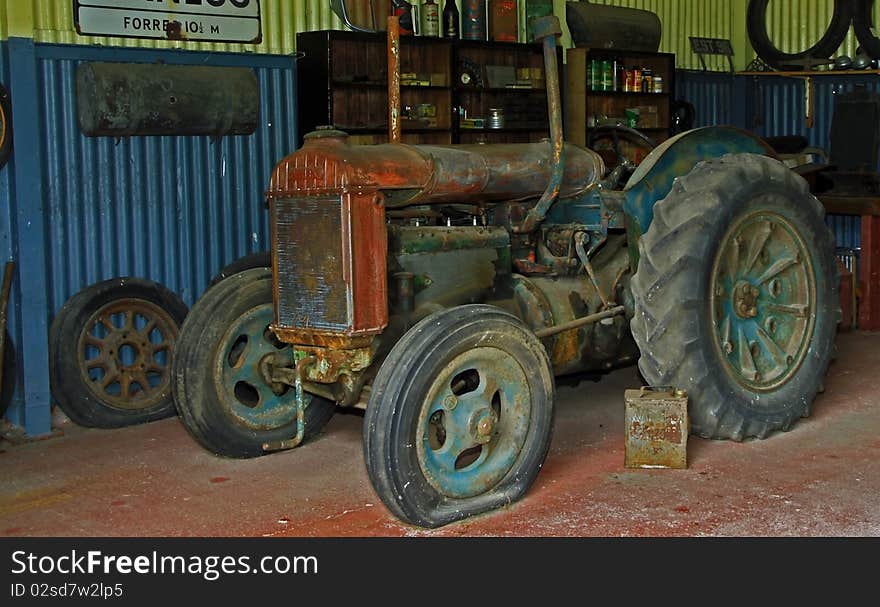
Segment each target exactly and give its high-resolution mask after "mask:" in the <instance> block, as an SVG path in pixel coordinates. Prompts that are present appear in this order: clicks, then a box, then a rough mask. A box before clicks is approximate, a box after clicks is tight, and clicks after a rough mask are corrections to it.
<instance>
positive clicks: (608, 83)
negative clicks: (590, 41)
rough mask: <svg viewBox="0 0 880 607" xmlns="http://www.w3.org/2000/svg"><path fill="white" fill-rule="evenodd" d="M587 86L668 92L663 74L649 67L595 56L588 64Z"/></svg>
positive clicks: (611, 90) (599, 89)
mask: <svg viewBox="0 0 880 607" xmlns="http://www.w3.org/2000/svg"><path fill="white" fill-rule="evenodd" d="M587 87H588V89H589V90H590V91H593V92H607V93H655V94H662V93H665V92H666V83H665V82H664V80H663V76H661V75H660V74H656V73H654V70H652V69H651V68H649V67H644V66H640V65H631V66H626V65H625V64H624V63H623V62H622V61H620V60H619V59H613V58H605V59H603V58H595V59H592V60H591V61H590V63H589V65H588V66H587Z"/></svg>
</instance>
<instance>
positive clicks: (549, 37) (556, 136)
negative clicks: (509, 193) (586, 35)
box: [517, 16, 592, 233]
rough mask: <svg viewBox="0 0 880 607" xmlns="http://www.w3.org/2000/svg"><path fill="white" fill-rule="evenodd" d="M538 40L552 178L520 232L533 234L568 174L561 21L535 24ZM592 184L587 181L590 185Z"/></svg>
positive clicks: (548, 20)
mask: <svg viewBox="0 0 880 607" xmlns="http://www.w3.org/2000/svg"><path fill="white" fill-rule="evenodd" d="M533 28H534V34H535V39H536V40H541V41H542V46H543V47H544V48H543V50H544V73H545V74H546V80H547V112H548V114H549V117H550V146H551V150H552V154H551V156H550V167H551V168H550V179H548V180H547V187H546V188H545V190H544V193H543V194H541V199H540V200H538V203H537V204H536V205H535V206H534V207H533V208H532V209H531V210H530V211H529V214H528V215H526V218H525V220H524V221H523V222H522V224H521V225H520V226H518V228H517V231H518V232H520V233H528V232H532V231H534V229H535V228H536V227H537V225H538V224H539V223H541V222H542V221H543V220H544V217H546V216H547V211H549V210H550V207H551V206H553V203H555V202H556V200H557V199H558V198H559V192H560V189H561V186H562V180H563V174H564V171H565V150H566V148H565V140H564V138H563V134H562V94H561V93H560V88H559V67H558V65H557V60H556V38H557V36H560V35H561V34H562V29H561V27H560V25H559V19H557V18H556V17H552V16H551V17H542V18H540V19H536V20H535V21H534V23H533ZM591 183H592V181H590V182H587V184H591Z"/></svg>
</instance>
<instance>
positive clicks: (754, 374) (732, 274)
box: [710, 212, 816, 391]
mask: <svg viewBox="0 0 880 607" xmlns="http://www.w3.org/2000/svg"><path fill="white" fill-rule="evenodd" d="M711 283H712V284H711V289H712V292H711V293H712V294H711V301H710V307H711V314H712V323H713V326H714V328H715V331H714V342H715V346H716V349H717V351H718V352H719V353H720V355H721V358H722V359H723V360H724V361H725V370H726V371H727V373H728V375H730V376H731V377H732V378H733V379H735V380H736V381H737V382H738V383H740V384H741V385H743V386H745V387H747V388H749V389H750V390H754V391H769V390H774V389H776V388H779V387H780V386H782V385H783V384H785V383H786V382H787V381H788V380H789V379H791V377H792V376H793V375H794V374H795V373H796V372H797V370H798V369H799V368H800V366H801V364H802V363H803V361H804V359H805V357H806V355H807V351H808V349H809V344H810V341H811V338H812V335H813V328H814V325H815V307H816V280H815V275H814V273H813V268H812V263H811V261H810V256H809V254H808V252H807V248H806V245H805V243H804V240H803V239H802V238H801V236H800V235H799V234H798V232H797V230H796V229H795V227H794V226H793V225H792V224H791V223H790V222H789V221H788V220H787V219H786V218H784V217H782V216H781V215H777V214H775V213H770V212H758V213H753V214H751V215H748V216H746V217H744V218H742V219H740V220H739V221H737V222H736V223H735V224H734V225H733V226H732V227H731V228H730V229H729V230H728V231H727V234H726V235H725V236H724V238H723V239H722V240H721V246H720V248H719V250H718V254H717V256H716V258H715V262H714V264H713V269H712V279H711Z"/></svg>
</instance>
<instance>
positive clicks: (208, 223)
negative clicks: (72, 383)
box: [0, 45, 298, 431]
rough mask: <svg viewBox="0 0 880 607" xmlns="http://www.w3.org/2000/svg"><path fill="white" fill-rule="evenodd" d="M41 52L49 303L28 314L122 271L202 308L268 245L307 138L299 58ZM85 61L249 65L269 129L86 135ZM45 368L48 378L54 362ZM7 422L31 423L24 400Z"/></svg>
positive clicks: (3, 233) (2, 228) (9, 229)
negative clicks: (80, 94)
mask: <svg viewBox="0 0 880 607" xmlns="http://www.w3.org/2000/svg"><path fill="white" fill-rule="evenodd" d="M0 48H5V45H4V47H0ZM35 51H36V56H37V62H36V71H37V74H36V79H37V91H38V93H37V94H36V97H37V98H36V99H33V100H32V101H33V103H32V105H31V107H30V108H29V109H28V111H29V112H30V113H32V114H33V115H32V116H30V117H26V118H27V119H29V120H36V121H37V123H38V125H39V126H38V131H37V132H39V166H40V167H41V171H42V177H41V179H42V184H43V193H42V198H43V208H44V210H45V215H44V226H43V228H44V230H45V245H46V253H45V255H46V260H45V265H46V267H45V269H44V270H43V271H44V272H45V275H46V277H47V280H46V285H47V287H46V288H47V291H48V293H47V300H48V301H47V303H46V305H45V307H46V308H47V309H46V310H29V313H34V314H40V313H42V314H46V315H47V317H48V318H49V319H51V317H52V316H53V315H54V314H55V313H56V312H57V311H58V309H59V308H60V307H61V306H62V305H63V304H64V302H65V301H66V300H67V299H68V298H70V297H71V296H72V295H73V294H75V293H76V292H78V291H79V290H80V289H82V288H83V287H86V286H88V285H90V284H93V283H95V282H98V281H101V280H105V279H108V278H113V277H117V276H136V277H142V278H149V279H152V280H156V281H158V282H161V283H162V284H164V285H165V286H167V287H168V288H169V289H171V290H172V291H175V292H177V293H178V294H179V295H181V297H182V298H183V299H184V301H186V303H187V304H188V305H192V304H193V302H194V301H195V300H196V299H197V298H198V296H199V295H200V294H201V293H202V292H203V291H204V290H205V288H206V287H207V285H208V283H209V281H210V279H211V277H212V276H213V275H214V274H215V273H216V272H218V271H219V270H220V269H221V268H222V267H223V266H224V265H226V264H227V263H229V262H230V261H233V260H234V259H237V258H239V257H241V256H243V255H246V254H248V253H251V252H254V251H259V250H266V249H268V245H269V243H268V222H267V219H268V217H267V212H266V210H265V208H264V203H263V200H264V195H263V193H264V191H265V189H266V186H267V184H268V180H269V176H270V173H271V170H272V168H273V167H274V165H275V163H276V162H277V161H278V160H280V159H281V158H282V157H283V156H284V155H286V154H288V153H289V152H291V151H292V150H293V149H294V148H295V146H296V142H297V138H298V133H297V127H296V122H295V121H296V65H295V59H294V58H293V56H266V55H251V54H248V55H238V54H218V53H211V54H207V53H195V52H182V51H157V50H142V49H104V48H99V47H81V46H66V45H37V46H36V48H35ZM84 60H88V61H117V62H119V61H121V62H142V63H154V62H159V61H162V62H165V63H169V64H170V63H176V64H194V65H206V64H207V65H231V66H246V67H251V68H253V69H254V71H255V72H256V74H257V77H258V80H259V83H260V89H261V108H260V111H261V120H260V126H259V128H258V130H257V132H256V133H255V134H254V135H251V136H247V137H226V138H223V139H220V140H214V139H212V138H208V137H133V138H126V139H122V140H120V141H116V140H114V139H111V138H89V137H85V136H83V135H82V134H81V133H80V131H79V128H78V126H77V122H76V111H75V107H76V87H75V70H76V66H77V64H78V63H79V62H80V61H84ZM2 76H3V73H2V72H0V77H2ZM19 105H20V106H24V105H25V104H19ZM16 122H18V120H16ZM11 175H12V171H10V170H7V169H4V170H2V171H0V204H2V207H3V209H2V210H0V254H9V255H12V254H13V251H14V250H15V248H16V246H17V243H15V242H13V241H14V240H15V238H16V234H17V233H19V232H21V231H20V230H18V231H17V230H16V228H15V225H14V221H15V214H14V213H13V212H12V211H11V209H13V208H15V207H14V205H15V201H16V196H15V192H14V191H13V190H12V189H11V188H10V185H9V179H10V176H11ZM31 195H32V196H33V195H38V196H39V194H38V193H32V194H31ZM18 198H19V200H18V203H19V204H21V203H22V201H23V200H24V199H25V198H26V197H25V196H19V197H18ZM30 271H34V269H30ZM26 364H27V363H26V362H25V365H26ZM25 368H27V367H25ZM35 373H39V374H40V375H42V376H43V377H45V368H44V367H43V368H40V369H38V370H35ZM27 399H28V400H31V397H30V396H28V398H27ZM18 400H19V401H21V397H19V399H18ZM9 418H10V420H11V421H13V422H14V423H19V424H21V423H22V415H21V402H18V403H16V406H14V407H13V410H12V411H11V412H10V414H9ZM29 431H30V429H29Z"/></svg>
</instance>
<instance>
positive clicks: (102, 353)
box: [77, 299, 177, 410]
mask: <svg viewBox="0 0 880 607" xmlns="http://www.w3.org/2000/svg"><path fill="white" fill-rule="evenodd" d="M176 340H177V325H176V323H175V322H174V320H173V319H172V318H171V316H170V315H169V314H168V313H167V312H166V311H165V310H163V309H162V308H160V307H159V306H157V305H155V304H153V303H150V302H148V301H144V300H141V299H120V300H117V301H114V302H112V303H109V304H107V305H106V306H103V307H101V308H99V309H98V310H97V311H96V312H95V313H94V314H92V316H91V318H89V320H88V321H87V322H86V323H85V325H84V329H83V332H82V333H81V334H80V338H79V343H78V345H77V351H78V353H79V367H80V372H81V373H82V376H83V378H84V380H85V383H86V385H87V386H88V387H89V389H90V390H91V391H92V392H93V393H94V394H95V396H97V397H98V398H99V399H100V400H101V401H103V402H105V403H107V404H108V405H110V406H112V407H116V408H118V409H126V410H133V409H145V408H148V407H151V406H153V405H154V404H156V403H157V402H158V401H159V400H161V399H162V398H164V397H165V395H166V394H167V391H168V388H169V385H170V371H169V366H170V363H171V352H172V350H173V349H174V344H175V342H176Z"/></svg>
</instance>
